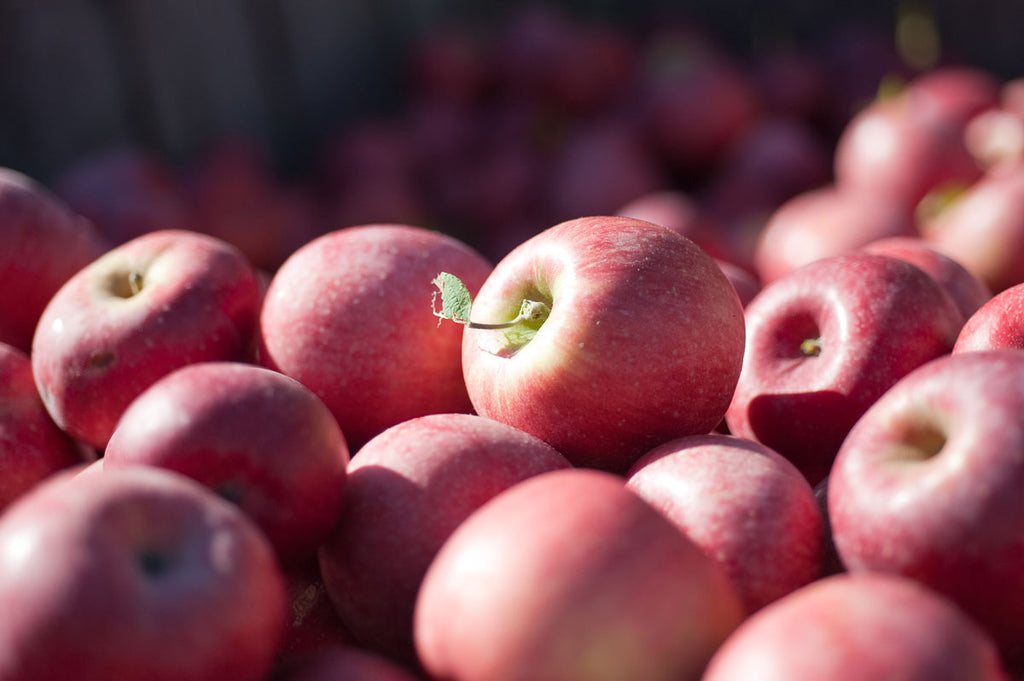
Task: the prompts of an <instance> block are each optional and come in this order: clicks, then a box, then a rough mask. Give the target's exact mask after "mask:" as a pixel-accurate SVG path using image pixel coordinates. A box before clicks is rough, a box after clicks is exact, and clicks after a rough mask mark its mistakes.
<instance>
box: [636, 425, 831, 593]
mask: <svg viewBox="0 0 1024 681" xmlns="http://www.w3.org/2000/svg"><path fill="white" fill-rule="evenodd" d="M626 485H627V487H629V488H630V489H632V490H633V491H635V492H637V493H638V494H639V495H640V496H641V497H643V498H644V499H645V500H647V501H648V502H649V503H650V504H651V505H653V506H654V507H655V508H658V509H659V510H661V511H662V512H663V513H664V514H665V515H666V516H667V517H668V518H669V520H671V521H672V522H673V523H675V524H676V525H677V526H679V528H680V529H681V530H682V531H683V532H684V533H685V534H686V536H687V537H689V538H690V539H691V540H693V542H694V543H695V544H697V546H699V547H700V548H701V549H703V550H704V552H705V553H706V554H708V555H709V556H710V557H711V558H712V559H714V560H715V561H716V562H717V563H719V564H720V565H721V566H722V569H723V571H724V572H725V573H726V575H728V576H729V578H730V580H731V581H732V583H733V585H734V586H735V587H736V591H737V593H738V594H739V596H740V598H741V600H742V601H743V605H744V607H745V609H746V611H747V612H748V613H752V612H755V611H756V610H759V609H760V608H762V607H764V606H765V605H767V604H768V603H770V602H772V601H775V600H777V599H778V598H781V597H782V596H785V595H786V594H788V593H790V592H792V591H795V590H796V589H798V588H800V587H801V586H803V585H805V584H808V583H810V582H812V581H814V580H815V579H817V578H818V577H819V576H820V574H821V569H822V550H823V537H824V528H823V526H822V516H821V511H820V510H819V509H818V505H817V503H816V502H815V499H814V491H813V490H812V489H811V485H810V483H808V482H807V480H806V478H804V476H803V475H801V473H800V471H798V470H797V469H796V467H795V466H794V465H793V464H792V463H790V462H789V461H788V460H787V459H785V458H784V457H782V456H780V455H779V454H777V453H776V452H774V451H772V450H771V449H769V448H768V447H765V446H764V445H762V444H760V443H757V442H753V441H750V440H743V439H740V438H736V437H731V436H728V435H719V434H710V435H692V436H689V437H683V438H679V439H677V440H672V441H670V442H666V443H665V444H663V445H660V446H658V447H655V448H654V449H653V450H651V451H650V452H648V453H647V454H645V455H644V456H643V457H641V458H640V460H639V461H637V462H636V463H635V464H634V465H633V467H632V468H631V469H630V471H629V473H628V476H627V482H626Z"/></svg>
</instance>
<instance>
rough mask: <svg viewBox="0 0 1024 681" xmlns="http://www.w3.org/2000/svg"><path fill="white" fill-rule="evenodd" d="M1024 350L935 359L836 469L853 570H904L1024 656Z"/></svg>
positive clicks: (875, 410)
mask: <svg viewBox="0 0 1024 681" xmlns="http://www.w3.org/2000/svg"><path fill="white" fill-rule="evenodd" d="M1022 383H1024V351H1021V350H1014V349H1002V350H991V351H987V352H970V353H962V354H957V355H952V356H949V357H943V358H939V359H936V360H935V361H932V362H929V363H927V364H925V365H924V366H922V367H920V368H918V369H917V370H915V371H914V372H913V373H911V374H909V375H907V376H906V377H904V378H903V379H902V380H900V381H899V382H898V383H897V384H896V385H894V386H893V387H892V389H891V390H889V391H888V392H887V393H886V394H885V395H883V396H882V397H881V398H880V399H879V400H878V401H877V402H876V403H875V404H873V405H872V406H871V408H870V409H869V410H867V412H866V413H865V414H864V415H863V416H862V417H861V419H860V420H859V421H858V422H857V424H856V426H855V427H854V428H853V429H852V430H851V431H850V434H849V436H848V437H847V438H846V441H845V442H844V443H843V446H842V449H841V450H840V451H839V454H838V456H837V457H836V461H835V466H834V467H833V468H832V473H831V475H830V476H829V492H828V506H829V515H830V517H831V520H832V534H833V538H834V541H835V544H836V549H837V550H838V552H839V555H840V557H841V558H842V561H843V563H844V564H845V565H846V566H847V568H848V569H849V570H850V571H851V572H862V571H866V570H867V571H881V572H891V573H897V574H901V575H906V576H908V577H912V578H913V579H916V580H918V581H919V582H921V583H922V584H924V585H926V586H928V587H930V588H932V589H934V590H935V591H937V592H939V593H941V594H944V595H946V596H947V597H949V598H950V599H952V600H953V601H954V602H956V603H958V604H959V605H960V606H961V607H962V608H964V610H966V611H967V612H968V613H969V614H970V615H971V616H972V617H974V618H975V620H976V621H977V622H979V623H980V624H981V625H982V626H983V627H984V628H985V629H986V630H987V631H988V632H989V633H990V634H991V635H992V636H993V637H994V638H995V640H996V642H997V643H998V645H999V646H1000V649H1001V650H1002V652H1003V654H1004V655H1005V656H1006V658H1007V659H1010V658H1014V657H1017V658H1019V657H1020V656H1021V655H1022V654H1024V573H1022V572H1021V570H1020V569H1019V566H1020V564H1021V561H1022V560H1024V497H1022V496H1021V494H1020V489H1021V485H1022V484H1024V392H1022V391H1021V385H1022Z"/></svg>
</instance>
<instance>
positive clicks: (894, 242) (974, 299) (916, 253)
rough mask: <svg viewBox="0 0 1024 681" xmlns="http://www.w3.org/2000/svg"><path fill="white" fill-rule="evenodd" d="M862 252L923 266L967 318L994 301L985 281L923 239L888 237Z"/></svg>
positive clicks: (868, 245) (866, 247) (869, 245)
mask: <svg viewBox="0 0 1024 681" xmlns="http://www.w3.org/2000/svg"><path fill="white" fill-rule="evenodd" d="M861 250H862V251H864V252H865V253H875V254H876V255H887V256H889V257H891V258H899V259H900V260H906V261H907V262H909V263H910V264H911V265H917V266H918V267H920V268H921V269H922V270H924V271H925V272H926V273H927V274H929V275H931V277H932V278H933V279H935V281H937V282H938V283H939V284H940V285H941V286H942V287H943V288H944V289H946V292H947V293H949V295H950V296H951V297H952V298H953V302H955V303H956V306H957V307H958V308H959V309H960V313H961V314H962V315H963V316H964V319H967V318H968V317H970V316H971V315H973V314H974V313H975V312H976V311H977V310H978V308H980V307H981V306H982V305H984V304H985V303H987V302H988V301H989V299H990V298H992V291H991V289H989V287H988V286H986V285H985V283H984V282H983V281H981V280H980V279H978V278H977V277H976V276H974V275H973V274H971V273H970V272H968V271H967V268H965V267H964V266H963V265H961V264H960V263H959V262H957V261H956V260H954V259H953V258H951V257H949V256H948V255H946V254H945V253H942V252H940V251H939V250H937V249H936V248H934V247H933V246H931V245H930V244H929V243H928V242H927V241H925V240H924V238H923V237H920V236H902V237H901V236H893V237H887V238H883V239H878V240H877V241H872V242H871V243H869V244H867V245H866V246H864V247H863V248H862V249H861Z"/></svg>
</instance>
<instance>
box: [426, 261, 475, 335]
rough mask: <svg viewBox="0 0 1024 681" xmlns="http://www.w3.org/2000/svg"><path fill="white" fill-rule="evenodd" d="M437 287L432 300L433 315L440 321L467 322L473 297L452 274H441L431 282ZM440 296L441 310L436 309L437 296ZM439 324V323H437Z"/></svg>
mask: <svg viewBox="0 0 1024 681" xmlns="http://www.w3.org/2000/svg"><path fill="white" fill-rule="evenodd" d="M432 283H433V284H434V286H436V287H437V291H435V292H434V297H433V298H432V304H433V308H434V315H435V316H436V317H439V318H440V319H450V320H452V321H453V322H458V323H459V324H466V323H468V322H469V312H470V310H471V309H472V307H473V297H472V296H471V295H470V294H469V289H467V288H466V285H465V284H463V283H462V281H461V280H460V279H459V278H458V277H456V276H455V275H454V274H449V273H448V272H441V273H440V274H438V275H437V276H436V277H434V281H433V282H432ZM438 293H440V294H441V309H440V310H438V309H437V294H438ZM438 323H440V322H438Z"/></svg>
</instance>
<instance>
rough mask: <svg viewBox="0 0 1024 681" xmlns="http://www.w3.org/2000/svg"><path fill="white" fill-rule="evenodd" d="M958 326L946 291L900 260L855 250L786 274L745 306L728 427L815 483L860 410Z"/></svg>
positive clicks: (930, 355) (948, 340)
mask: <svg viewBox="0 0 1024 681" xmlns="http://www.w3.org/2000/svg"><path fill="white" fill-rule="evenodd" d="M963 323H964V320H963V316H962V315H961V314H960V311H959V310H958V309H957V307H956V304H955V303H954V302H953V299H952V298H950V296H949V294H947V293H946V291H945V290H944V289H942V287H941V286H939V284H938V283H936V282H935V280H934V279H932V278H931V277H930V276H928V275H927V274H925V273H924V271H922V270H921V269H920V268H918V267H915V266H914V265H911V264H910V263H908V262H904V261H901V260H897V259H895V258H889V257H886V256H881V255H871V254H866V253H855V254H847V255H839V256H833V257H831V258H826V259H824V260H819V261H817V262H813V263H810V264H808V265H805V266H803V267H800V268H798V269H796V270H793V271H791V272H790V273H789V274H786V275H784V276H783V277H781V278H779V279H776V280H775V281H773V282H772V283H770V284H768V285H766V286H765V287H764V288H762V289H761V292H760V293H758V294H757V296H755V297H754V299H753V300H752V301H750V303H749V304H748V305H747V307H746V324H747V347H746V353H745V355H744V360H743V370H742V372H741V373H740V378H739V381H738V383H737V387H736V391H735V393H734V395H733V400H732V403H731V405H730V406H729V410H728V412H727V413H726V417H725V418H726V423H727V425H728V427H729V431H730V432H731V433H733V434H734V435H737V436H740V437H745V438H748V439H752V440H757V441H759V442H762V443H764V444H766V445H768V446H769V447H771V448H772V449H774V450H775V451H777V452H778V453H780V454H782V455H783V456H785V457H786V458H788V459H789V460H790V461H792V462H793V463H795V464H796V466H797V468H799V469H800V470H801V471H802V472H803V473H804V475H805V476H806V477H807V478H808V480H809V481H810V482H811V484H812V485H813V484H817V483H818V482H819V481H820V480H821V479H822V478H824V477H825V476H826V475H827V474H828V471H829V467H830V466H831V464H832V459H833V458H834V457H835V454H836V452H837V451H838V450H839V446H840V444H841V443H842V441H843V438H845V437H846V433H847V432H849V430H850V428H851V427H852V426H853V424H854V423H855V422H856V420H857V419H858V418H859V417H860V415H861V414H863V413H864V411H865V410H866V409H867V408H868V407H869V406H870V405H871V404H872V403H873V402H874V401H875V400H876V399H878V397H880V396H881V395H882V393H883V392H885V391H886V390H887V389H888V388H889V387H890V386H891V385H892V384H893V383H895V382H896V381H897V380H899V379H900V378H902V377H903V376H904V375H906V374H907V373H909V372H910V371H911V370H912V369H914V368H916V367H917V366H919V365H921V364H923V363H924V362H927V361H928V360H931V359H934V358H936V357H939V356H941V355H943V354H947V353H948V352H950V350H951V349H952V347H953V343H954V342H955V340H956V336H957V334H958V333H959V331H960V328H961V327H962V326H963Z"/></svg>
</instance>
